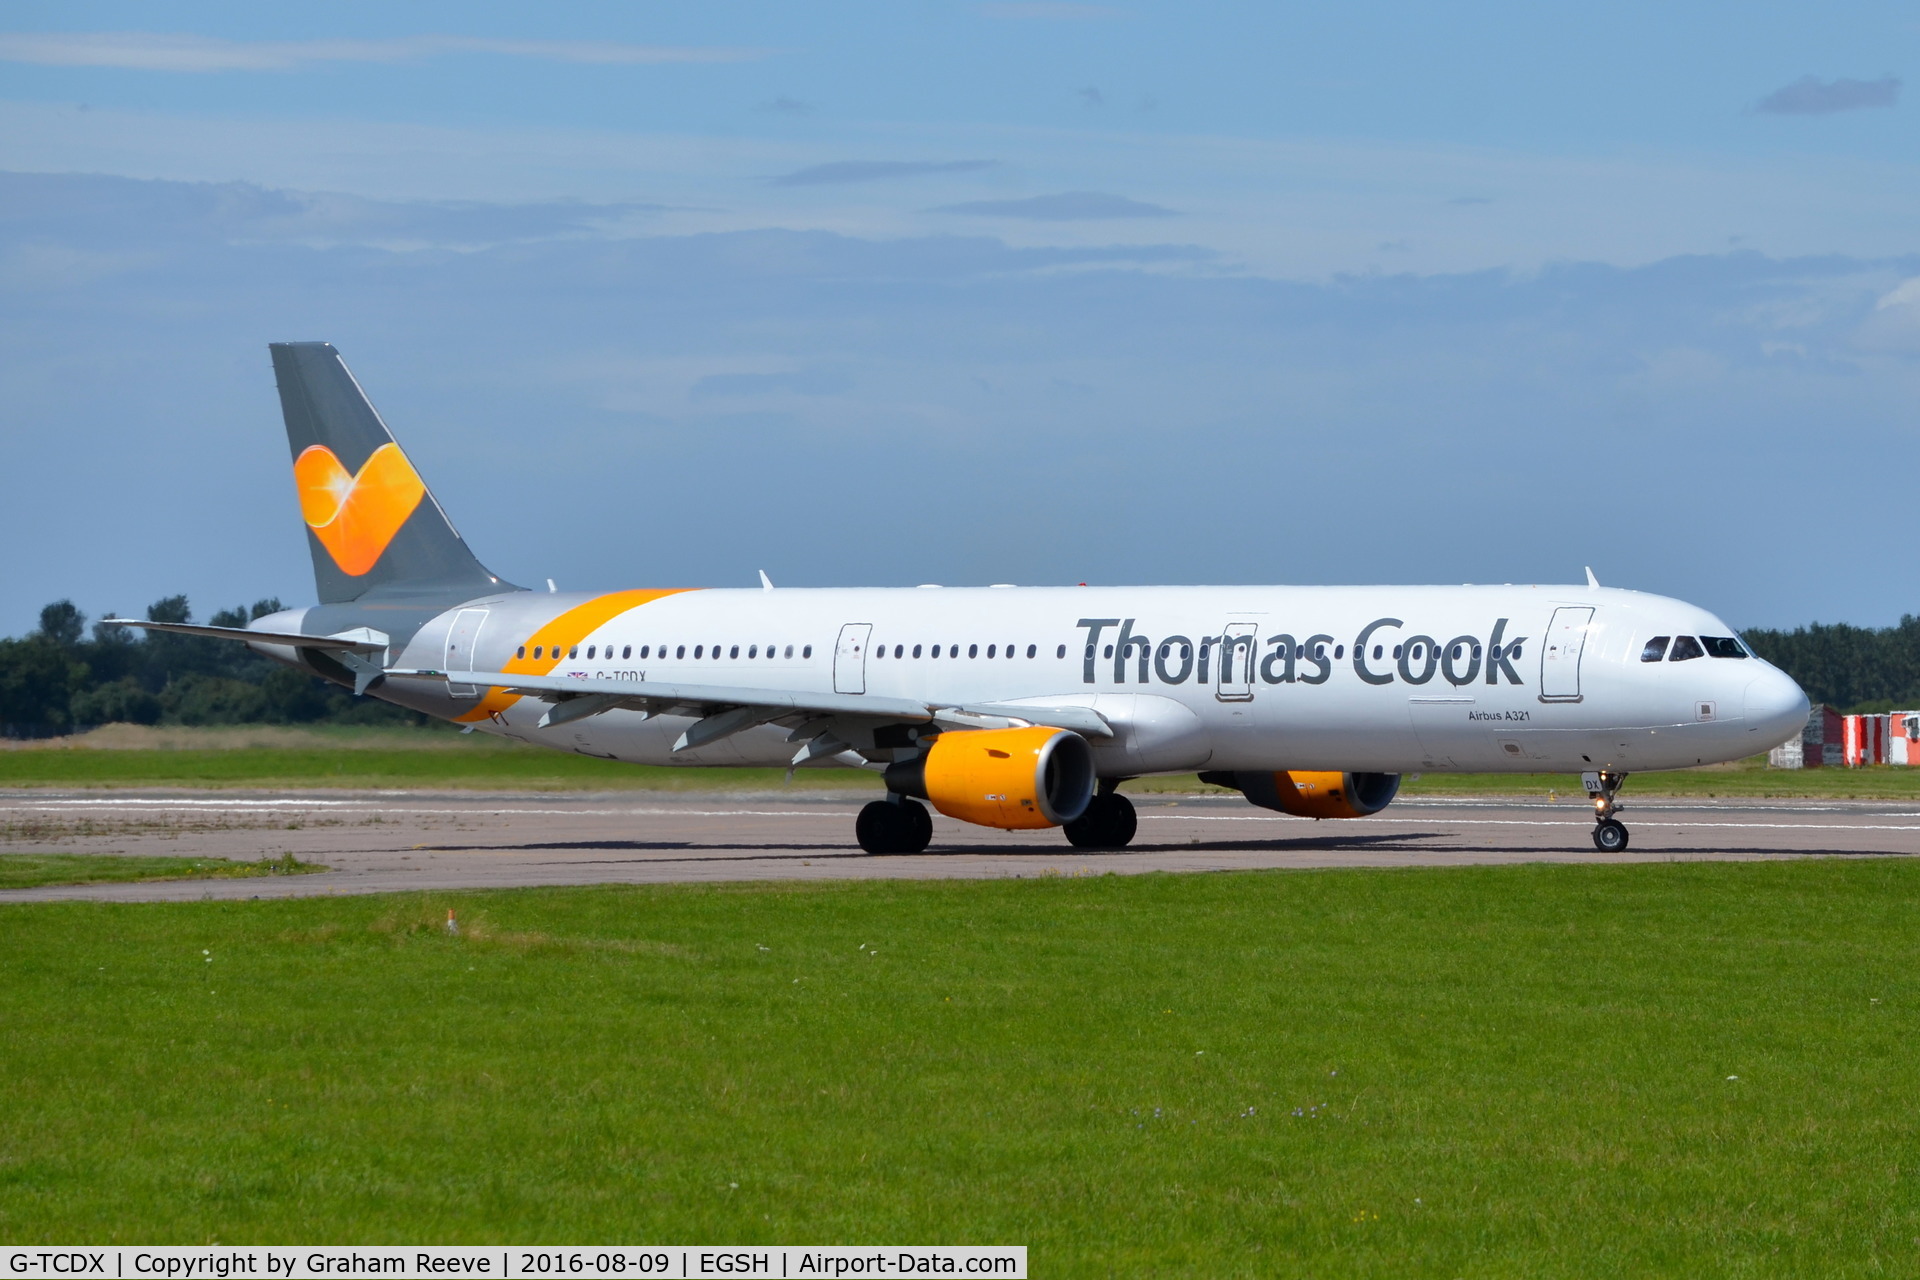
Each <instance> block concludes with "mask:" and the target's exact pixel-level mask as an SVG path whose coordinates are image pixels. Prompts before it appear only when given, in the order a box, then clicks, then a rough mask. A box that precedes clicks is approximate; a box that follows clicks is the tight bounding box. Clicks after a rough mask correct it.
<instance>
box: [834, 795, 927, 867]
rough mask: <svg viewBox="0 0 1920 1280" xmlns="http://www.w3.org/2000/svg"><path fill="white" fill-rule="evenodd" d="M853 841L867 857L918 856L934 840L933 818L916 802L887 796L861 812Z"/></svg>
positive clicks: (856, 822) (855, 826)
mask: <svg viewBox="0 0 1920 1280" xmlns="http://www.w3.org/2000/svg"><path fill="white" fill-rule="evenodd" d="M853 837H854V839H856V840H858V841H859V842H860V847H861V848H862V849H865V850H866V851H867V852H868V853H919V852H921V851H922V850H924V849H925V848H926V847H927V845H928V844H929V843H930V842H931V841H932V840H933V817H932V816H931V815H930V814H928V812H927V806H925V805H923V804H921V803H920V802H919V801H918V800H909V799H908V798H907V797H906V796H903V795H897V794H896V795H889V796H888V797H887V798H886V799H885V800H875V801H874V802H873V803H872V804H870V805H868V806H867V807H866V808H864V809H862V810H861V811H860V816H859V817H858V818H855V819H854V820H853Z"/></svg>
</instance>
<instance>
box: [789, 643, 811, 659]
mask: <svg viewBox="0 0 1920 1280" xmlns="http://www.w3.org/2000/svg"><path fill="white" fill-rule="evenodd" d="M787 652H788V653H792V652H793V646H792V645H788V646H787ZM800 656H801V657H803V658H811V657H812V656H813V646H812V645H808V646H807V647H806V648H804V649H802V650H801V651H800Z"/></svg>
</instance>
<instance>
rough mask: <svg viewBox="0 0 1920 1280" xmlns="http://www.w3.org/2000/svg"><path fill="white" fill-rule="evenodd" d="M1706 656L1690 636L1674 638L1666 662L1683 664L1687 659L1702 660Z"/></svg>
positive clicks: (1698, 643) (1696, 641) (1697, 642)
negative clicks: (1671, 650)
mask: <svg viewBox="0 0 1920 1280" xmlns="http://www.w3.org/2000/svg"><path fill="white" fill-rule="evenodd" d="M1706 656H1707V655H1706V651H1705V650H1703V649H1702V648H1701V647H1700V642H1699V641H1698V640H1695V639H1694V638H1693V637H1692V636H1675V637H1674V638H1673V652H1672V653H1669V654H1668V655H1667V661H1668V662H1685V661H1686V660H1687V659H1689V658H1704V657H1706Z"/></svg>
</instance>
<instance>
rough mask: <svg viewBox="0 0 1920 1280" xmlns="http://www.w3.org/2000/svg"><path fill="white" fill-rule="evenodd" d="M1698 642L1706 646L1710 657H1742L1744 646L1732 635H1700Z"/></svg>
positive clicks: (1743, 655) (1744, 651) (1744, 654)
mask: <svg viewBox="0 0 1920 1280" xmlns="http://www.w3.org/2000/svg"><path fill="white" fill-rule="evenodd" d="M1700 643H1701V644H1703V645H1705V646H1706V649H1707V656H1708V657H1710V658H1744V657H1746V656H1747V650H1746V646H1745V645H1743V644H1741V643H1740V642H1739V641H1738V640H1736V639H1734V638H1733V637H1732V636H1701V637H1700Z"/></svg>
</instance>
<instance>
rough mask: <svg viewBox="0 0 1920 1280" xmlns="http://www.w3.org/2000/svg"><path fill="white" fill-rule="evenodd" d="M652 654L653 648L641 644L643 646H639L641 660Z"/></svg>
mask: <svg viewBox="0 0 1920 1280" xmlns="http://www.w3.org/2000/svg"><path fill="white" fill-rule="evenodd" d="M652 652H653V646H652V645H650V644H643V645H641V646H640V656H641V658H643V659H644V658H645V657H646V656H647V655H648V654H649V653H652Z"/></svg>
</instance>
